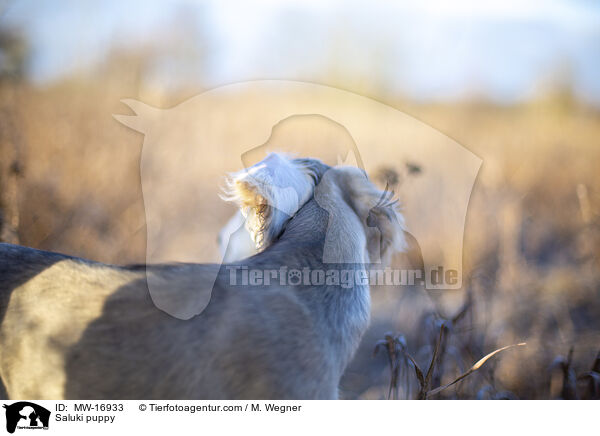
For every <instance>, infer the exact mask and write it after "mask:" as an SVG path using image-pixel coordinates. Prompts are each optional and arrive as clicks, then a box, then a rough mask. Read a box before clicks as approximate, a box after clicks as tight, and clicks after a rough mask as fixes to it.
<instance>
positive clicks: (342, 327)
mask: <svg viewBox="0 0 600 436" xmlns="http://www.w3.org/2000/svg"><path fill="white" fill-rule="evenodd" d="M340 201H343V200H341V199H340ZM337 206H339V207H334V208H332V209H330V211H329V212H328V211H326V210H324V209H323V208H321V207H320V206H319V204H318V203H317V201H316V200H315V199H312V200H310V201H309V202H308V203H307V204H306V205H304V207H302V209H301V210H300V211H299V212H298V213H297V214H296V215H295V216H294V217H293V218H292V219H291V220H290V221H289V223H288V225H287V226H286V229H285V231H284V232H283V233H282V234H281V235H280V237H279V239H278V240H277V241H276V242H275V243H274V244H273V245H272V246H270V247H269V248H267V249H266V250H265V251H264V252H263V253H264V254H262V253H261V254H259V255H257V256H255V257H254V258H252V259H253V263H254V264H256V263H258V264H262V265H261V268H273V267H274V266H275V265H273V260H275V261H276V263H277V264H278V266H277V268H279V267H280V266H284V267H287V268H288V271H289V270H291V269H296V270H299V271H301V272H302V273H304V269H305V268H308V270H309V273H310V272H312V271H317V270H322V271H324V273H325V275H326V276H327V273H328V272H330V274H334V277H335V275H337V277H339V279H338V280H342V279H343V278H345V279H346V284H345V285H344V286H342V282H340V281H338V282H337V284H335V285H327V283H325V284H323V285H315V284H312V286H311V285H304V284H301V285H298V286H290V288H291V289H292V290H293V292H295V294H296V295H297V296H298V298H299V299H300V300H301V301H302V302H303V303H304V304H305V305H306V307H307V308H308V309H309V310H310V313H311V314H312V315H313V317H314V319H315V322H316V323H317V324H318V325H317V327H316V328H317V330H318V331H319V332H326V333H325V334H326V335H327V340H328V347H329V348H330V349H331V350H332V352H333V353H334V354H335V359H336V360H337V361H338V365H339V371H340V376H341V374H342V372H343V370H344V369H345V367H346V365H347V364H348V363H349V361H350V359H351V358H352V355H353V354H354V352H355V351H356V348H357V347H358V344H359V342H360V339H361V337H362V335H363V333H364V331H365V330H366V328H367V325H368V320H369V312H370V296H369V286H368V285H364V284H360V283H357V282H356V277H357V271H361V270H364V269H365V265H364V264H362V263H341V262H340V263H324V262H323V252H324V246H325V244H326V240H327V239H328V237H327V233H328V232H332V231H334V232H336V229H332V228H331V227H332V223H335V225H339V224H340V223H341V224H342V227H343V229H345V230H349V228H348V223H346V221H348V220H349V219H350V220H352V219H354V220H355V219H356V217H355V216H348V215H347V216H346V217H343V216H341V215H342V214H346V213H347V211H345V210H344V209H343V207H341V205H337ZM338 211H339V214H338V215H339V216H331V215H332V214H336V213H337V212H338ZM352 224H353V225H354V224H355V223H352ZM343 229H342V230H343ZM354 230H357V231H362V230H361V229H354ZM337 231H340V230H339V229H338V230H337ZM335 238H336V240H337V241H338V243H337V245H336V247H335V250H337V252H338V254H340V255H341V256H342V258H345V259H348V258H352V257H353V256H350V255H354V254H355V253H346V252H345V251H356V250H357V249H364V247H362V248H361V247H360V246H358V245H357V238H356V234H352V235H347V234H346V235H335ZM358 239H360V238H358ZM363 239H364V238H363ZM267 264H268V265H267ZM358 274H360V273H358ZM303 279H304V277H303ZM348 279H349V280H348ZM348 281H350V283H349V284H350V287H347V284H348Z"/></svg>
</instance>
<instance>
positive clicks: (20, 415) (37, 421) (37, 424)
mask: <svg viewBox="0 0 600 436" xmlns="http://www.w3.org/2000/svg"><path fill="white" fill-rule="evenodd" d="M3 407H4V408H5V409H6V431H8V432H9V433H14V432H15V430H16V429H27V430H42V429H43V430H47V429H48V423H49V421H50V411H49V410H48V409H45V408H44V407H42V406H38V405H37V404H35V403H30V402H29V401H19V402H17V403H13V404H10V405H7V404H4V405H3Z"/></svg>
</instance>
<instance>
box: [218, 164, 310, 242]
mask: <svg viewBox="0 0 600 436" xmlns="http://www.w3.org/2000/svg"><path fill="white" fill-rule="evenodd" d="M317 179H318V177H317V176H316V175H315V172H314V171H313V169H312V168H311V167H310V165H309V164H308V163H307V161H306V160H302V159H292V158H289V157H287V156H285V155H282V154H279V153H270V154H269V155H268V156H267V157H266V158H265V159H263V160H262V161H260V162H259V163H257V164H255V165H253V166H251V167H250V168H246V169H243V170H241V171H239V172H237V173H233V174H230V175H229V177H228V178H227V182H226V183H227V187H226V190H225V194H226V195H225V196H223V199H224V200H227V201H234V202H236V203H237V204H238V205H239V206H240V208H241V211H242V213H243V214H244V216H245V217H246V228H247V229H248V231H249V232H250V235H251V236H252V239H253V240H254V243H255V244H256V248H257V249H259V250H262V249H264V248H266V247H267V246H269V245H270V244H271V242H273V240H274V239H275V238H277V237H278V236H279V235H280V234H281V232H282V231H283V228H284V226H285V224H286V223H287V221H288V220H289V219H290V218H291V217H292V216H293V215H294V214H295V213H296V212H298V210H299V209H300V208H301V207H302V206H303V205H304V204H305V203H306V202H307V201H308V200H309V199H310V198H311V197H312V195H313V191H314V187H315V182H316V180H317Z"/></svg>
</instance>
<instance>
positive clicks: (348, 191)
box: [315, 167, 406, 264]
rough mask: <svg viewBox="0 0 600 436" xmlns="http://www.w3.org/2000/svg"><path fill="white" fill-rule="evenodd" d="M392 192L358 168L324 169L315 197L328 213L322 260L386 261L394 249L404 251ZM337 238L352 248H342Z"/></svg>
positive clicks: (402, 229)
mask: <svg viewBox="0 0 600 436" xmlns="http://www.w3.org/2000/svg"><path fill="white" fill-rule="evenodd" d="M393 195H394V193H393V192H392V191H389V190H388V189H387V187H386V189H385V190H383V191H381V190H379V189H378V188H377V187H376V186H375V185H374V184H373V183H372V182H371V181H370V180H369V179H368V177H367V175H366V173H365V172H364V171H362V170H360V169H358V168H355V167H336V168H332V169H331V170H329V171H327V173H325V175H324V176H323V177H322V179H321V182H320V184H319V185H318V186H317V188H316V189H315V199H316V200H317V202H318V203H319V205H320V206H321V207H322V208H324V209H326V210H327V211H328V212H329V214H330V223H329V228H328V239H329V242H326V247H325V253H324V261H325V262H329V263H353V262H364V263H379V262H382V263H385V264H389V262H390V260H391V256H392V254H393V253H394V252H398V251H404V250H405V249H406V239H405V235H404V219H403V217H402V214H401V213H400V211H399V210H398V202H397V201H394V200H393ZM340 241H344V242H345V244H353V246H352V247H353V249H352V250H345V249H344V246H342V245H340Z"/></svg>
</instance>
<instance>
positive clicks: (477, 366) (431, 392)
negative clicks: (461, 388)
mask: <svg viewBox="0 0 600 436" xmlns="http://www.w3.org/2000/svg"><path fill="white" fill-rule="evenodd" d="M523 345H527V344H526V343H525V342H520V343H518V344H513V345H507V346H506V347H502V348H498V349H497V350H495V351H492V352H491V353H490V354H488V355H486V356H485V357H483V358H482V359H480V360H478V361H477V362H476V363H475V364H474V365H473V366H472V367H471V368H469V370H468V371H467V372H465V373H464V374H461V375H460V376H458V377H457V378H456V379H455V380H453V381H451V382H450V383H448V384H446V385H444V386H440V387H439V388H435V389H433V390H432V391H429V392H427V394H426V397H428V396H431V395H435V394H437V393H439V392H441V391H443V390H444V389H446V388H448V387H450V386H452V385H454V384H456V383H458V382H459V381H461V380H462V379H464V378H466V377H468V376H469V375H471V374H472V373H474V372H475V371H477V370H478V369H479V368H481V367H482V366H483V364H484V363H485V362H487V361H488V360H489V359H490V358H491V357H493V356H494V355H496V354H498V353H500V352H501V351H504V350H508V349H509V348H513V347H519V346H523Z"/></svg>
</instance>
